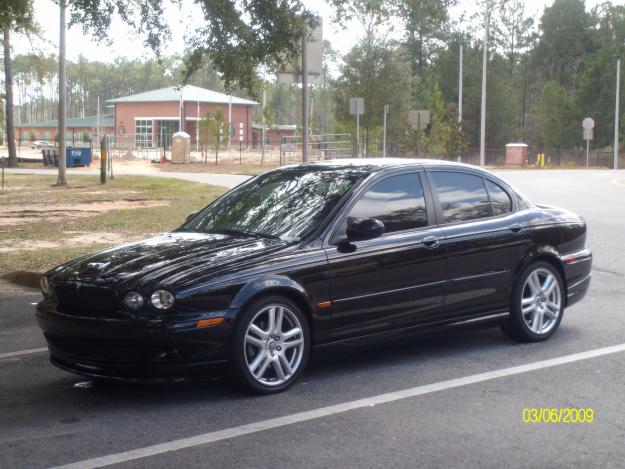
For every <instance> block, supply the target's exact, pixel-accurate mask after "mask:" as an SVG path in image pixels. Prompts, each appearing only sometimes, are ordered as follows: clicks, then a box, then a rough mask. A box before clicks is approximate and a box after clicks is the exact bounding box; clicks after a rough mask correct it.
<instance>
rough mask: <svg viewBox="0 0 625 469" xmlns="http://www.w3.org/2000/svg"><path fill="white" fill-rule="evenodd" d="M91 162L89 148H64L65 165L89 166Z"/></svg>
mask: <svg viewBox="0 0 625 469" xmlns="http://www.w3.org/2000/svg"><path fill="white" fill-rule="evenodd" d="M90 164H91V148H82V147H81V148H79V147H67V148H66V149H65V166H67V167H68V168H72V167H76V166H89V165H90Z"/></svg>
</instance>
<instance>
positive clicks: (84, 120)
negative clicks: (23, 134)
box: [15, 116, 115, 129]
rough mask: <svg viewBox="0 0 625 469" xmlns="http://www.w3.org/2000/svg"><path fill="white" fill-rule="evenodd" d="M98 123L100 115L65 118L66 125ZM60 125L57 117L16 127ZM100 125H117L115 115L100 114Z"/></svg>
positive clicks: (93, 124)
mask: <svg viewBox="0 0 625 469" xmlns="http://www.w3.org/2000/svg"><path fill="white" fill-rule="evenodd" d="M97 125H98V116H89V117H76V118H73V119H65V127H67V128H68V129H69V128H72V127H96V126H97ZM58 126H59V121H57V120H56V119H52V120H47V121H40V122H32V123H30V124H20V125H16V126H15V127H16V128H24V129H28V128H31V129H32V128H40V127H50V128H55V127H58ZM100 127H115V117H114V116H100Z"/></svg>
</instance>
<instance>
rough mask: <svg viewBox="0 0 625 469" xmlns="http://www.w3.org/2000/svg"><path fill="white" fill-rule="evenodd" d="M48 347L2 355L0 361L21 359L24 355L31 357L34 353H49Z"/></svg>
mask: <svg viewBox="0 0 625 469" xmlns="http://www.w3.org/2000/svg"><path fill="white" fill-rule="evenodd" d="M47 351H48V347H41V348H31V349H27V350H18V351H16V352H7V353H0V360H2V359H3V358H12V357H21V356H22V355H31V354H33V353H41V352H47Z"/></svg>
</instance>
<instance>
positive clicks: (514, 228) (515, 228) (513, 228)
mask: <svg viewBox="0 0 625 469" xmlns="http://www.w3.org/2000/svg"><path fill="white" fill-rule="evenodd" d="M522 229H523V227H522V226H521V225H520V224H518V223H515V224H514V225H511V226H510V231H512V232H513V233H518V232H519V231H521V230H522Z"/></svg>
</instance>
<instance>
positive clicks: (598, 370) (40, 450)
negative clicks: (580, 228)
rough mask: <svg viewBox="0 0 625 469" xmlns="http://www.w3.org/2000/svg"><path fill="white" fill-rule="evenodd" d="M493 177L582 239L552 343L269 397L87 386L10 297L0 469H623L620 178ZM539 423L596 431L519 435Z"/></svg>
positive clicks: (443, 355)
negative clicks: (557, 213) (583, 253)
mask: <svg viewBox="0 0 625 469" xmlns="http://www.w3.org/2000/svg"><path fill="white" fill-rule="evenodd" d="M498 174H499V175H500V176H502V177H504V178H505V179H507V180H508V181H509V182H511V183H512V184H513V185H514V186H516V187H517V188H519V189H520V190H521V191H522V192H523V193H524V194H525V195H527V196H528V197H529V198H530V199H531V200H532V201H534V202H536V203H545V204H551V205H558V206H563V207H566V208H570V209H572V210H574V211H576V212H577V213H579V214H581V215H582V216H584V218H585V219H586V221H587V223H588V226H589V233H588V242H587V245H588V247H589V248H590V249H591V250H592V251H593V254H594V268H593V283H592V286H591V290H590V292H589V293H588V296H587V297H586V299H585V300H584V301H582V302H581V303H579V304H577V305H575V306H573V307H571V308H570V309H568V310H567V311H566V313H565V316H564V319H563V322H562V325H561V326H560V330H559V331H558V333H557V334H556V335H555V336H553V337H552V338H551V339H550V340H549V341H547V342H545V343H539V344H517V343H515V342H513V341H511V340H510V339H508V338H507V337H506V336H505V335H503V334H502V333H501V332H500V331H499V330H498V329H488V330H469V331H462V332H458V333H454V334H447V335H444V336H440V337H436V338H431V339H428V340H425V341H419V342H415V343H410V344H403V345H398V346H387V347H384V348H374V349H367V350H362V349H359V350H352V351H350V352H346V353H344V354H341V355H339V356H332V357H321V358H320V359H318V360H316V361H314V362H313V363H312V365H311V366H310V368H309V370H308V371H307V373H306V374H305V375H304V376H303V378H302V379H301V381H300V382H298V383H296V384H295V385H294V386H293V388H291V389H290V390H289V391H287V392H286V393H283V394H280V395H274V396H269V397H253V396H249V395H245V394H243V393H240V392H238V391H234V390H232V389H231V388H230V387H229V386H228V384H227V383H226V382H223V381H219V380H218V381H215V382H209V383H184V384H177V385H153V386H147V385H124V384H104V385H103V384H99V383H98V384H96V385H92V384H91V383H90V382H88V381H86V380H85V379H81V378H80V377H76V376H73V375H71V374H69V373H66V372H63V371H61V370H57V369H55V368H54V367H52V366H51V365H50V364H49V363H48V360H47V354H46V352H45V350H41V348H42V347H44V345H45V344H44V340H43V337H42V336H41V335H40V333H39V331H38V330H37V328H36V325H35V322H34V318H33V312H34V310H33V306H32V304H31V303H32V302H35V301H37V300H38V297H39V295H38V293H37V292H32V291H28V290H21V289H14V288H6V287H5V289H4V290H2V291H0V467H2V468H13V467H19V468H21V467H50V466H62V465H67V464H71V463H77V464H76V465H75V466H74V467H98V466H106V465H111V466H114V467H115V466H117V467H168V468H169V467H176V466H177V467H267V466H270V467H282V468H285V467H329V466H332V467H361V468H362V467H381V466H393V467H546V466H547V467H589V466H592V467H623V466H624V461H625V445H623V442H624V441H625V409H624V407H625V397H624V396H625V393H624V389H625V373H624V372H625V345H623V344H625V301H624V300H625V282H624V280H625V248H624V247H625V172H613V171H592V170H588V171H541V172H538V171H526V172H512V171H509V172H500V173H498ZM609 347H611V348H609ZM590 351H594V352H590ZM587 352H590V353H587ZM533 407H537V408H554V407H555V408H585V409H588V408H590V409H592V410H593V412H594V420H593V422H592V423H557V424H556V423H523V421H522V411H523V408H533Z"/></svg>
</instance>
